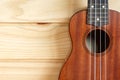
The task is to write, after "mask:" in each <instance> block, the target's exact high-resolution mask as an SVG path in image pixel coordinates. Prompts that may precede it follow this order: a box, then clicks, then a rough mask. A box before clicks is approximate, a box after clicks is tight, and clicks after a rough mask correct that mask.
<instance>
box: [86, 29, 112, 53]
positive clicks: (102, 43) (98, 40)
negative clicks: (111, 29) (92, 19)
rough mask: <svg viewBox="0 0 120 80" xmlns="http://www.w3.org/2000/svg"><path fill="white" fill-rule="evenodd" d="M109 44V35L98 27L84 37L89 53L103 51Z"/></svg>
mask: <svg viewBox="0 0 120 80" xmlns="http://www.w3.org/2000/svg"><path fill="white" fill-rule="evenodd" d="M109 44H110V37H109V35H108V34H107V33H106V32H105V31H104V30H100V29H96V30H92V31H91V32H89V33H88V35H87V38H86V46H87V48H88V50H89V51H90V52H91V53H99V54H100V53H103V52H104V51H106V50H107V48H108V47H109Z"/></svg>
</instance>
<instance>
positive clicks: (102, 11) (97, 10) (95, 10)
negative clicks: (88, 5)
mask: <svg viewBox="0 0 120 80" xmlns="http://www.w3.org/2000/svg"><path fill="white" fill-rule="evenodd" d="M88 12H90V13H95V12H97V13H100V12H101V13H105V12H106V13H107V12H108V9H88Z"/></svg>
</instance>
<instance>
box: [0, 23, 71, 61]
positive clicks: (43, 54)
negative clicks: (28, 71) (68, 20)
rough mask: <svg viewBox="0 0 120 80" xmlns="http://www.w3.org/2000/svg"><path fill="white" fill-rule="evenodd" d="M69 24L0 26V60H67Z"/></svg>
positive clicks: (69, 48)
mask: <svg viewBox="0 0 120 80" xmlns="http://www.w3.org/2000/svg"><path fill="white" fill-rule="evenodd" d="M70 51H71V41H70V37H69V33H68V24H0V59H1V60H2V59H3V60H4V59H25V60H37V59H38V60H39V59H41V60H42V59H53V60H54V59H58V60H59V59H65V58H66V56H68V55H69V53H70Z"/></svg>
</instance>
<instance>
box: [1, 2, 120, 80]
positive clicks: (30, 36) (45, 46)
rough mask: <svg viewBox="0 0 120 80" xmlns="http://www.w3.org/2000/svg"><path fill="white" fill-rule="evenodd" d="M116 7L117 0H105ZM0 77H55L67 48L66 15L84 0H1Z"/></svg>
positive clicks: (55, 79) (53, 79)
mask: <svg viewBox="0 0 120 80" xmlns="http://www.w3.org/2000/svg"><path fill="white" fill-rule="evenodd" d="M109 1H110V3H109V4H110V8H111V9H114V10H117V11H120V4H119V3H120V0H109ZM0 6H1V7H0V79H1V80H58V76H59V73H60V69H61V68H62V65H63V63H64V62H65V60H66V59H67V57H68V55H69V54H70V51H71V41H70V37H69V33H68V27H69V26H68V24H69V20H70V17H71V16H72V15H73V14H74V13H75V12H76V11H78V10H81V9H86V6H87V0H1V1H0Z"/></svg>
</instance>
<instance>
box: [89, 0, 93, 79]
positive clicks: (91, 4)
mask: <svg viewBox="0 0 120 80" xmlns="http://www.w3.org/2000/svg"><path fill="white" fill-rule="evenodd" d="M91 6H93V3H92V0H90V8H89V9H90V23H91V22H92V7H91ZM91 30H92V25H90V31H91ZM91 51H92V40H91V34H90V52H91ZM90 80H92V60H91V56H90Z"/></svg>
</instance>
